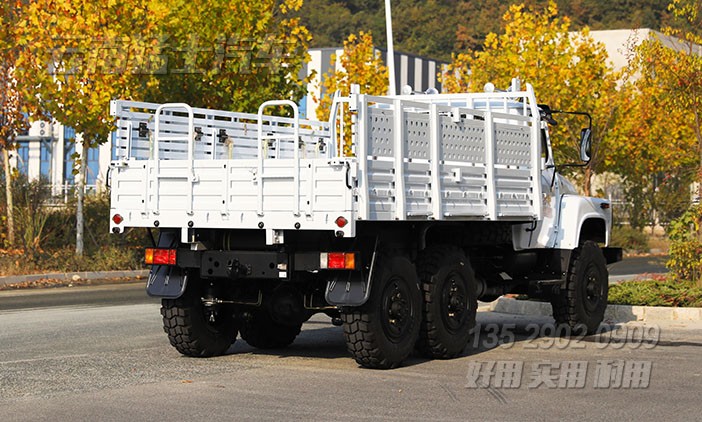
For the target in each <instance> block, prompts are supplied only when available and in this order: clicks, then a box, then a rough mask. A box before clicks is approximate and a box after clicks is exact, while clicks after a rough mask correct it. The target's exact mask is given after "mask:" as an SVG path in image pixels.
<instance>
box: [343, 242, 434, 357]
mask: <svg viewBox="0 0 702 422" xmlns="http://www.w3.org/2000/svg"><path fill="white" fill-rule="evenodd" d="M377 260H378V262H377V263H376V264H375V268H374V270H373V271H374V274H373V278H372V280H371V293H370V298H369V299H368V302H366V303H365V304H364V305H363V306H360V307H358V308H346V309H343V310H342V312H341V318H342V320H343V326H344V337H345V338H346V345H347V347H348V350H349V352H350V353H351V354H352V355H353V357H354V359H356V362H358V364H360V365H361V366H364V367H366V368H374V369H389V368H395V367H397V366H399V365H400V364H401V363H402V361H404V360H405V359H406V358H407V357H408V356H409V354H410V353H412V350H414V346H415V343H416V342H417V337H418V334H419V324H420V322H421V295H420V292H419V286H418V281H417V275H416V272H415V269H414V265H412V263H411V262H410V261H409V260H408V259H407V258H405V257H403V256H399V255H395V256H391V255H388V254H379V255H378V257H377Z"/></svg>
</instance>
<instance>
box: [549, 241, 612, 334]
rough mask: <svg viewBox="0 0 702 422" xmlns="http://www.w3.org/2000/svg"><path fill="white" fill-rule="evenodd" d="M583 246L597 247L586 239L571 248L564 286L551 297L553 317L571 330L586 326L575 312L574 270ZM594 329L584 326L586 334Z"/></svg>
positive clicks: (575, 288) (575, 285)
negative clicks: (578, 245)
mask: <svg viewBox="0 0 702 422" xmlns="http://www.w3.org/2000/svg"><path fill="white" fill-rule="evenodd" d="M585 247H588V248H591V247H595V248H598V249H599V247H598V246H597V244H596V243H595V242H592V241H586V242H585V243H584V244H583V245H581V246H580V247H579V248H577V249H575V250H573V253H572V255H571V264H570V266H569V269H568V274H567V278H566V288H565V289H561V291H560V294H555V295H554V296H553V297H552V298H551V309H552V311H553V319H555V320H556V324H557V325H565V326H567V327H568V328H569V330H570V331H571V332H576V331H578V330H582V328H583V327H584V326H586V325H585V324H584V323H583V321H582V320H581V319H580V317H579V316H578V312H577V306H578V293H577V288H578V286H577V281H576V277H577V276H578V274H577V272H576V270H577V269H578V268H579V267H580V266H581V260H582V259H583V258H582V249H583V248H585ZM602 259H604V257H602ZM595 331H596V329H592V328H587V327H586V334H593V333H594V332H595Z"/></svg>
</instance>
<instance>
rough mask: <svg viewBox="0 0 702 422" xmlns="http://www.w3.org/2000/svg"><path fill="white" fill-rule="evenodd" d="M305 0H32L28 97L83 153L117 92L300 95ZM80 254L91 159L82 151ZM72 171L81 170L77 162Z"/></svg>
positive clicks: (216, 101)
mask: <svg viewBox="0 0 702 422" xmlns="http://www.w3.org/2000/svg"><path fill="white" fill-rule="evenodd" d="M301 3H302V0H283V1H275V0H265V1H260V2H249V1H244V0H237V1H229V2H221V1H217V0H206V1H199V2H192V1H188V0H169V1H150V0H121V1H116V0H109V1H108V2H107V5H104V4H101V3H99V2H98V3H96V2H92V1H88V0H78V1H72V0H33V1H32V2H31V3H30V5H29V6H28V8H27V13H26V18H25V20H24V21H22V22H21V23H20V24H19V30H20V34H21V37H20V42H19V44H20V45H21V46H22V49H21V54H20V59H21V64H22V69H21V72H19V73H18V78H20V79H22V81H23V85H24V86H25V87H26V90H25V97H26V98H28V99H31V100H32V101H33V102H35V103H36V104H37V106H38V107H39V108H41V109H43V110H46V111H47V114H48V115H50V116H51V117H52V118H53V119H56V120H57V121H59V122H61V123H62V124H64V125H66V126H70V127H72V128H74V129H75V131H76V133H77V134H81V136H80V137H78V138H79V140H80V143H81V145H82V150H83V157H85V153H86V152H87V151H88V150H89V148H91V147H95V146H97V145H98V144H100V143H102V142H104V141H105V140H106V139H107V135H108V133H109V132H110V131H111V130H112V126H113V125H112V117H111V116H109V101H110V100H111V99H116V98H122V99H135V100H146V101H158V102H166V101H167V102H178V101H183V102H188V103H190V104H191V105H193V106H201V107H211V108H220V109H230V110H246V111H251V110H254V109H255V108H256V107H258V105H259V104H260V103H261V102H262V101H263V100H268V99H271V98H280V97H283V98H286V99H293V100H296V99H299V98H301V97H302V96H303V95H304V87H305V84H304V81H299V80H298V78H297V74H298V71H299V70H300V68H301V66H302V64H303V62H304V59H305V55H306V50H307V48H306V47H307V44H306V43H307V41H308V40H309V34H308V33H307V30H306V29H305V28H304V27H302V26H300V25H299V24H298V20H297V19H293V18H290V19H289V18H287V16H288V15H289V14H290V13H291V12H292V11H294V10H297V9H299V7H300V6H301ZM75 164H76V169H77V173H78V177H77V184H76V189H77V197H78V203H77V212H76V229H77V230H76V231H77V234H76V253H77V254H82V252H83V221H82V220H83V219H82V208H83V197H84V185H85V179H86V167H87V166H86V165H84V163H82V162H81V157H80V156H79V155H78V154H76V156H75ZM74 172H76V171H74Z"/></svg>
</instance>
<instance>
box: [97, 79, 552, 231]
mask: <svg viewBox="0 0 702 422" xmlns="http://www.w3.org/2000/svg"><path fill="white" fill-rule="evenodd" d="M281 105H284V106H288V107H291V108H292V109H293V111H294V114H295V117H293V118H283V117H275V116H268V115H264V114H263V111H264V108H266V107H268V106H281ZM296 108H297V107H296V106H295V104H293V103H292V102H287V101H285V102H268V103H265V104H263V105H262V106H261V109H260V110H259V113H258V114H246V113H232V112H225V111H214V110H206V109H198V108H190V107H189V106H187V105H185V104H164V105H158V104H149V103H141V102H131V101H115V102H113V103H112V112H113V114H114V115H115V116H117V131H116V135H115V138H116V139H115V145H116V154H115V155H116V157H115V158H116V159H115V160H114V161H113V162H112V168H113V170H114V171H113V172H112V177H111V180H112V211H113V213H120V215H121V216H122V217H123V218H124V222H123V223H122V224H114V222H113V223H112V227H111V228H112V229H113V230H114V229H115V228H117V229H118V230H119V231H122V230H123V229H124V227H153V226H155V225H156V222H157V224H158V225H159V226H160V227H180V228H181V229H182V233H183V234H182V236H181V239H182V240H183V241H187V232H188V228H198V227H207V228H223V229H226V228H231V229H238V228H261V227H265V229H266V232H267V239H269V241H270V242H274V241H276V240H275V239H279V241H280V239H282V236H281V234H282V232H281V231H282V230H293V229H295V230H297V229H301V230H305V229H308V230H342V231H343V233H344V236H354V235H355V221H356V220H379V221H388V220H427V219H433V220H510V221H531V220H534V219H540V218H541V217H542V203H541V185H540V171H541V168H540V167H541V152H540V142H539V141H538V140H539V130H540V124H541V123H540V120H539V113H538V109H537V108H536V101H535V99H534V95H533V91H531V87H528V88H527V91H523V92H507V93H479V94H452V95H416V96H390V97H373V96H367V95H360V94H352V95H350V96H349V97H346V98H338V97H337V98H336V99H335V101H334V104H333V107H332V113H331V118H330V122H316V121H310V120H301V119H299V118H298V117H297V113H296ZM349 112H350V114H351V117H352V130H351V133H352V139H351V142H352V151H353V152H354V156H353V157H346V156H344V153H343V137H344V124H343V121H344V119H343V116H344V114H345V113H349ZM335 140H336V141H337V142H338V145H337V142H335ZM339 216H343V217H344V218H346V219H347V220H348V221H349V223H350V224H348V225H347V226H346V227H344V228H342V229H339V228H338V227H336V226H335V225H334V220H335V219H336V218H337V217H339Z"/></svg>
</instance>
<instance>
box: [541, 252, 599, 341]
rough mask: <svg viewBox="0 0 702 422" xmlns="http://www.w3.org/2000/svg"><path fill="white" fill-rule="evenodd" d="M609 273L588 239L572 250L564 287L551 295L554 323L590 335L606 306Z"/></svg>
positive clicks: (597, 324) (595, 329) (595, 328)
mask: <svg viewBox="0 0 702 422" xmlns="http://www.w3.org/2000/svg"><path fill="white" fill-rule="evenodd" d="M608 291H609V274H608V272H607V263H606V261H605V258H604V255H603V254H602V250H600V248H599V246H597V244H596V243H595V242H592V241H587V242H585V243H584V244H583V245H582V246H580V247H579V248H577V249H575V250H574V251H573V254H572V256H571V260H570V266H569V268H568V276H567V279H566V284H565V288H561V289H560V291H557V292H554V294H553V296H552V298H551V307H552V308H553V317H554V319H555V320H556V323H557V324H559V325H562V326H567V327H568V328H569V329H570V330H572V331H574V332H583V331H584V332H585V333H587V334H593V333H595V332H596V331H597V327H599V326H600V323H601V322H602V320H603V319H604V313H605V309H607V294H608Z"/></svg>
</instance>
